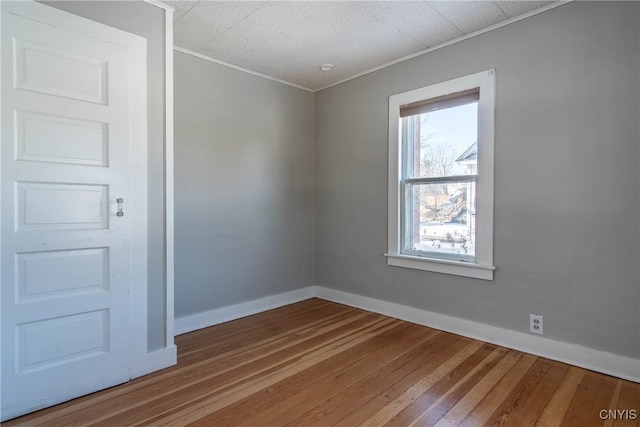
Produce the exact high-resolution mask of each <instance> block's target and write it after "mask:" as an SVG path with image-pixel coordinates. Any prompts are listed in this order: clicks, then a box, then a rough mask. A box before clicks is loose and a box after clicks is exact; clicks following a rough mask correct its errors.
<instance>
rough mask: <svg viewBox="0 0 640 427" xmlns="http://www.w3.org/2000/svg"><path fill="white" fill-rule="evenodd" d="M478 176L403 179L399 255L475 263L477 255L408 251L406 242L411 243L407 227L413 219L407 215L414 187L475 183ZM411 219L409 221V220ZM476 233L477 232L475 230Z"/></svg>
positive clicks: (410, 231)
mask: <svg viewBox="0 0 640 427" xmlns="http://www.w3.org/2000/svg"><path fill="white" fill-rule="evenodd" d="M477 181H478V176H477V175H461V176H453V177H448V176H445V177H435V178H411V179H404V180H402V182H401V185H400V186H401V192H400V197H401V201H400V247H399V248H398V249H399V253H401V254H403V255H411V256H417V257H426V258H434V259H445V260H450V261H463V262H472V263H474V262H476V260H477V253H475V254H474V255H465V254H453V253H446V252H435V251H433V252H432V251H421V250H414V249H409V247H408V245H407V242H412V241H413V238H412V234H413V225H409V224H412V223H413V219H412V218H410V216H409V214H412V212H411V206H410V203H411V201H412V196H411V190H412V189H413V187H414V186H415V185H419V184H440V183H444V184H455V183H470V182H473V183H477ZM474 193H475V194H474V197H477V190H476V191H475V192H474ZM410 219H411V220H410ZM476 231H477V230H476ZM473 238H474V241H477V233H474V236H473Z"/></svg>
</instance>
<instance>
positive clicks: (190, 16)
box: [163, 0, 555, 90]
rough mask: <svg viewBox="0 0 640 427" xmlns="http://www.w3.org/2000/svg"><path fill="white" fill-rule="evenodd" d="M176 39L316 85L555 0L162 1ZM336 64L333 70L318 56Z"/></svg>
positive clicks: (187, 46)
mask: <svg viewBox="0 0 640 427" xmlns="http://www.w3.org/2000/svg"><path fill="white" fill-rule="evenodd" d="M163 2H164V3H166V4H168V5H170V6H172V7H174V8H175V12H174V44H175V45H176V46H177V47H180V48H183V49H187V50H190V51H193V52H196V53H199V54H201V55H205V56H207V57H210V58H213V59H215V60H218V61H222V62H225V63H228V64H231V65H233V66H236V67H241V68H244V69H247V70H250V71H253V72H256V73H260V74H264V75H267V76H269V77H272V78H275V79H279V80H283V81H285V82H288V83H290V84H293V85H295V86H300V87H303V88H306V89H310V90H318V89H321V88H324V87H327V86H330V85H332V84H335V83H337V82H340V81H343V80H346V79H348V78H350V77H353V76H356V75H359V74H362V73H364V72H366V71H368V70H371V69H374V68H376V67H380V66H382V65H384V64H388V63H390V62H393V61H396V60H398V59H400V58H403V57H407V56H410V55H415V54H417V53H420V52H424V51H425V50H427V49H429V48H433V47H435V46H439V45H442V44H444V43H447V42H450V41H452V40H456V39H459V38H461V37H465V36H467V35H469V34H472V33H475V32H478V31H481V30H483V29H486V28H488V27H491V26H494V25H496V24H499V23H502V22H505V21H508V20H510V19H512V18H515V17H518V16H521V15H525V14H528V13H530V12H532V11H535V10H539V9H541V8H546V7H547V6H549V5H551V4H554V3H555V2H551V1H477V0H476V1H459V0H457V1H207V0H201V1H186V0H178V1H169V0H167V1H163ZM325 63H329V64H333V65H334V68H333V69H332V70H330V71H322V70H320V65H321V64H325Z"/></svg>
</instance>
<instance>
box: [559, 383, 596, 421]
mask: <svg viewBox="0 0 640 427" xmlns="http://www.w3.org/2000/svg"><path fill="white" fill-rule="evenodd" d="M604 377H605V376H604V375H599V374H596V373H595V372H591V371H589V372H587V373H586V375H585V376H584V378H583V379H582V381H581V382H580V385H579V387H578V391H577V392H576V394H575V396H574V397H573V400H572V401H571V404H570V405H569V409H568V410H567V413H566V414H565V416H564V418H563V419H562V425H563V426H568V427H573V426H575V427H582V426H584V425H585V424H586V423H587V421H589V419H591V418H593V415H594V414H592V413H591V408H592V407H593V403H594V402H595V400H596V396H597V391H598V387H600V384H602V381H603V380H604ZM595 416H598V414H595Z"/></svg>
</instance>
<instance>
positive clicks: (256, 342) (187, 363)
mask: <svg viewBox="0 0 640 427" xmlns="http://www.w3.org/2000/svg"><path fill="white" fill-rule="evenodd" d="M176 342H177V345H178V351H179V356H178V365H177V366H175V367H172V368H169V369H165V370H163V371H160V372H157V373H154V374H152V375H148V376H145V377H143V378H139V379H137V380H134V381H132V382H130V383H128V384H124V385H121V386H118V387H113V388H111V389H108V390H104V391H102V392H98V393H94V394H92V395H89V396H85V397H82V398H80V399H76V400H73V401H71V402H67V403H64V404H61V405H58V406H55V407H53V408H49V409H45V410H42V411H39V412H36V413H33V414H30V415H27V416H24V417H21V418H17V419H15V420H11V421H8V422H7V423H5V424H3V425H5V426H6V427H11V426H18V425H19V426H41V425H42V426H86V425H91V426H134V425H150V426H162V425H171V426H182V425H189V426H216V427H217V426H260V425H264V426H308V425H314V426H347V427H350V426H358V425H362V426H382V425H395V426H408V425H411V426H420V425H436V426H456V425H460V426H480V425H506V426H517V427H521V426H533V425H538V426H556V425H563V426H638V425H639V424H638V418H640V384H636V383H632V382H629V381H624V380H620V379H617V378H613V377H609V376H606V375H602V374H598V373H594V372H591V371H587V370H585V369H581V368H576V367H573V366H569V365H566V364H563V363H559V362H555V361H552V360H548V359H543V358H540V357H536V356H532V355H530V354H526V353H521V352H518V351H515V350H509V349H507V348H503V347H498V346H495V345H492V344H487V343H483V342H480V341H475V340H472V339H469V338H465V337H461V336H458V335H453V334H450V333H446V332H441V331H437V330H434V329H430V328H427V327H424V326H419V325H415V324H411V323H408V322H404V321H401V320H396V319H393V318H389V317H385V316H382V315H378V314H374V313H369V312H366V311H362V310H358V309H354V308H350V307H346V306H343V305H339V304H335V303H331V302H328V301H323V300H319V299H312V300H307V301H303V302H300V303H297V304H293V305H290V306H287V307H283V308H279V309H276V310H271V311H268V312H265V313H261V314H257V315H254V316H250V317H246V318H243V319H239V320H236V321H233V322H228V323H225V324H222V325H218V326H214V327H211V328H207V329H202V330H199V331H196V332H192V333H189V334H185V335H181V336H178V337H176ZM609 409H611V410H616V409H617V410H619V411H625V410H627V411H628V412H617V413H616V414H617V415H616V417H618V418H620V417H625V415H624V414H626V418H627V419H625V420H613V419H612V418H611V417H609V418H608V419H604V420H603V419H601V416H600V411H601V410H609ZM631 411H635V412H631ZM603 414H604V415H608V414H609V413H603ZM634 414H636V415H635V416H633V415H634ZM629 418H634V419H629Z"/></svg>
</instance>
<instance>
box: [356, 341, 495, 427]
mask: <svg viewBox="0 0 640 427" xmlns="http://www.w3.org/2000/svg"><path fill="white" fill-rule="evenodd" d="M481 348H483V346H482V344H481V343H479V342H477V341H475V342H471V343H469V344H468V345H467V346H466V347H464V348H463V349H462V350H460V351H459V352H458V353H457V354H456V355H455V356H453V357H451V358H449V359H447V360H446V361H445V362H444V363H442V364H441V365H440V366H438V367H437V368H436V369H434V370H433V371H432V372H430V373H429V374H428V375H427V376H426V377H424V378H422V379H421V380H420V381H418V382H417V383H416V384H414V385H413V386H411V387H410V388H409V389H408V390H406V391H405V392H404V393H402V394H401V395H400V396H398V397H396V398H395V399H394V400H393V401H392V402H390V403H389V404H387V405H386V406H385V407H384V408H382V409H381V410H379V411H378V412H376V413H375V414H373V415H372V416H371V417H369V418H368V419H366V420H365V421H364V422H363V423H362V424H361V425H362V426H363V427H376V426H381V425H384V424H386V423H387V422H389V421H391V420H392V419H393V418H394V417H395V416H396V415H398V414H399V413H400V412H401V411H403V410H404V409H405V408H406V407H407V406H409V405H410V404H411V403H412V402H413V401H414V400H415V399H417V398H418V397H420V396H421V395H422V394H424V393H425V392H426V391H427V390H429V389H430V388H431V387H433V386H434V385H435V384H437V383H438V381H440V380H441V379H442V378H444V377H445V376H447V375H449V373H450V372H451V371H452V370H454V369H455V368H456V367H457V366H458V365H460V364H461V363H463V362H464V361H465V360H466V359H468V358H469V357H470V356H471V355H473V354H474V353H476V352H477V351H478V350H480V349H481Z"/></svg>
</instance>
